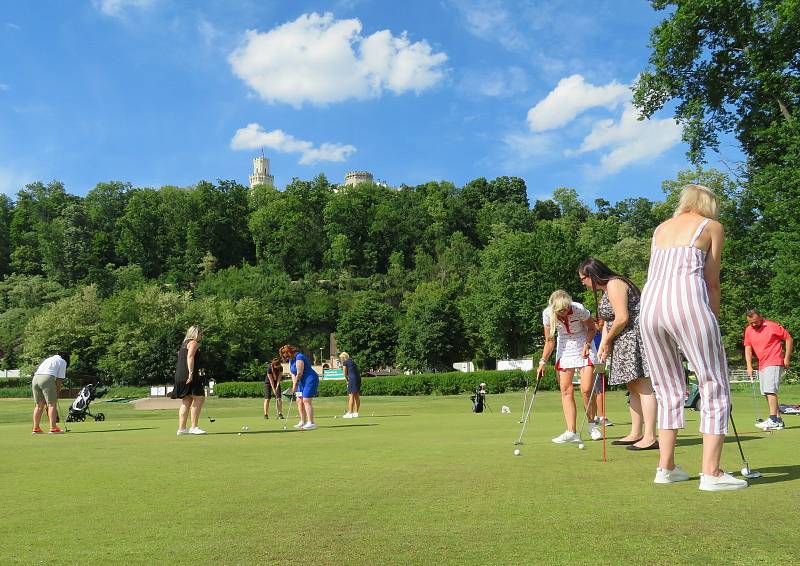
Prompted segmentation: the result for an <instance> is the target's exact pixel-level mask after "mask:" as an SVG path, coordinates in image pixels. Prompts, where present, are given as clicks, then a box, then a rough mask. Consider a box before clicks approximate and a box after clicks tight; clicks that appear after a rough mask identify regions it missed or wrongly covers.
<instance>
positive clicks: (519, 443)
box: [514, 375, 542, 446]
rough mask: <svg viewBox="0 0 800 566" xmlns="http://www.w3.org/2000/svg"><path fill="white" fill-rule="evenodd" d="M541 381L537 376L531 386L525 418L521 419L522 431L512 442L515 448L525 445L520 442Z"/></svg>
mask: <svg viewBox="0 0 800 566" xmlns="http://www.w3.org/2000/svg"><path fill="white" fill-rule="evenodd" d="M541 381H542V377H541V376H539V375H537V376H536V384H535V385H534V386H533V394H531V402H530V404H529V405H528V412H527V413H526V414H525V418H524V419H522V430H520V432H519V438H517V440H515V441H514V445H515V446H519V445H521V444H525V443H524V442H522V435H524V434H525V427H526V426H527V424H528V418H529V417H530V415H531V409H533V404H534V403H535V402H536V392H537V391H539V383H540V382H541Z"/></svg>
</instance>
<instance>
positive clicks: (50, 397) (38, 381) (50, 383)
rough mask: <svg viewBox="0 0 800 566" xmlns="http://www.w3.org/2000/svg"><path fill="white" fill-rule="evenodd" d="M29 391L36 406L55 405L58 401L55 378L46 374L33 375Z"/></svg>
mask: <svg viewBox="0 0 800 566" xmlns="http://www.w3.org/2000/svg"><path fill="white" fill-rule="evenodd" d="M31 389H33V400H34V401H35V402H36V404H37V405H38V404H39V403H47V404H48V405H55V403H56V400H57V399H58V393H57V392H56V376H54V375H47V374H38V375H34V376H33V382H32V383H31Z"/></svg>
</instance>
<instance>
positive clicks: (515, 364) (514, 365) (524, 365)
mask: <svg viewBox="0 0 800 566" xmlns="http://www.w3.org/2000/svg"><path fill="white" fill-rule="evenodd" d="M497 369H498V370H509V369H521V370H522V371H531V370H532V369H533V360H497Z"/></svg>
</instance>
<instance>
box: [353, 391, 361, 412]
mask: <svg viewBox="0 0 800 566" xmlns="http://www.w3.org/2000/svg"><path fill="white" fill-rule="evenodd" d="M353 407H354V408H355V410H356V413H357V412H358V411H359V410H360V409H361V393H353Z"/></svg>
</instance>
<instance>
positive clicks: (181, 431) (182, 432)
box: [178, 428, 189, 436]
mask: <svg viewBox="0 0 800 566" xmlns="http://www.w3.org/2000/svg"><path fill="white" fill-rule="evenodd" d="M184 434H189V429H188V428H179V429H178V436H183V435H184Z"/></svg>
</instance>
